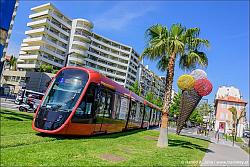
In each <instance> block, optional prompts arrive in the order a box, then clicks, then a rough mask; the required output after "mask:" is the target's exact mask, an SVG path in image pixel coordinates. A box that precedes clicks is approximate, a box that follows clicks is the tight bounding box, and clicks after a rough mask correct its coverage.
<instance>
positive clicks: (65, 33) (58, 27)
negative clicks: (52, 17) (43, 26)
mask: <svg viewBox="0 0 250 167" xmlns="http://www.w3.org/2000/svg"><path fill="white" fill-rule="evenodd" d="M47 22H48V23H49V25H50V26H51V27H53V28H54V29H56V30H57V31H60V32H61V33H63V34H64V35H66V36H69V32H67V31H65V30H63V29H62V28H61V27H60V26H59V25H57V24H54V23H53V22H51V21H47Z"/></svg>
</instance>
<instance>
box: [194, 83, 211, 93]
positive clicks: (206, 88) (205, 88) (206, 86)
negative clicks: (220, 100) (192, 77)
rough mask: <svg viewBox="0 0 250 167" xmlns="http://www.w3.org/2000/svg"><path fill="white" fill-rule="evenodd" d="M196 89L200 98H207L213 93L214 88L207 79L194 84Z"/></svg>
mask: <svg viewBox="0 0 250 167" xmlns="http://www.w3.org/2000/svg"><path fill="white" fill-rule="evenodd" d="M194 89H195V91H196V92H197V93H198V94H199V95H200V96H207V95H208V94H210V93H211V92H212V89H213V86H212V84H211V82H210V81H209V80H207V79H198V80H197V81H195V83H194Z"/></svg>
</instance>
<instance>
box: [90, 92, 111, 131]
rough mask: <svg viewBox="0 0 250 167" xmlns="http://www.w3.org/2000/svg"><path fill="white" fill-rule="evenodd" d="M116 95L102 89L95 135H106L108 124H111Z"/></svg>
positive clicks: (96, 115) (96, 117)
mask: <svg viewBox="0 0 250 167" xmlns="http://www.w3.org/2000/svg"><path fill="white" fill-rule="evenodd" d="M113 99H114V93H113V91H112V90H109V89H107V88H102V89H101V91H100V92H99V102H98V107H97V110H96V114H95V129H94V132H95V133H105V130H106V129H107V128H106V127H105V126H107V123H108V122H110V120H111V119H112V118H111V113H112V106H113V101H114V100H113Z"/></svg>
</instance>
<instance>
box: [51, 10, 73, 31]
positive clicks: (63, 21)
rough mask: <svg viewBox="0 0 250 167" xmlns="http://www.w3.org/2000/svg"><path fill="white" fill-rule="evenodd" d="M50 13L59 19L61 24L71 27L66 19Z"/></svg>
mask: <svg viewBox="0 0 250 167" xmlns="http://www.w3.org/2000/svg"><path fill="white" fill-rule="evenodd" d="M50 15H51V16H52V17H53V18H54V19H56V20H57V21H59V22H60V23H62V24H63V25H65V26H66V27H67V28H69V29H71V25H70V24H69V23H68V22H67V21H66V20H63V18H61V17H59V16H57V15H56V14H54V13H50Z"/></svg>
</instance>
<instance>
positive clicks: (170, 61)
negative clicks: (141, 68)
mask: <svg viewBox="0 0 250 167" xmlns="http://www.w3.org/2000/svg"><path fill="white" fill-rule="evenodd" d="M199 33H200V29H199V28H190V29H186V28H185V27H183V26H182V25H180V24H173V25H172V26H171V28H170V29H169V30H168V28H167V27H165V26H163V25H160V24H156V25H153V26H151V27H150V28H148V29H147V30H146V37H147V39H148V41H147V46H146V48H145V49H144V51H143V53H142V57H148V58H149V59H150V60H154V61H158V68H159V69H161V70H164V71H166V72H167V74H166V85H165V95H164V105H163V111H162V112H163V114H162V126H161V129H160V136H159V139H158V142H157V146H158V147H165V146H167V145H168V138H167V126H168V125H167V124H168V114H169V109H170V103H171V94H172V85H173V78H174V68H175V61H176V58H177V56H179V57H180V59H179V60H180V61H179V66H180V67H181V68H182V69H192V68H194V67H195V66H197V65H201V66H207V65H208V59H207V57H206V54H205V53H204V52H201V51H200V49H202V48H203V47H204V46H206V47H208V46H209V42H208V40H205V39H201V38H198V37H199Z"/></svg>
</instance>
